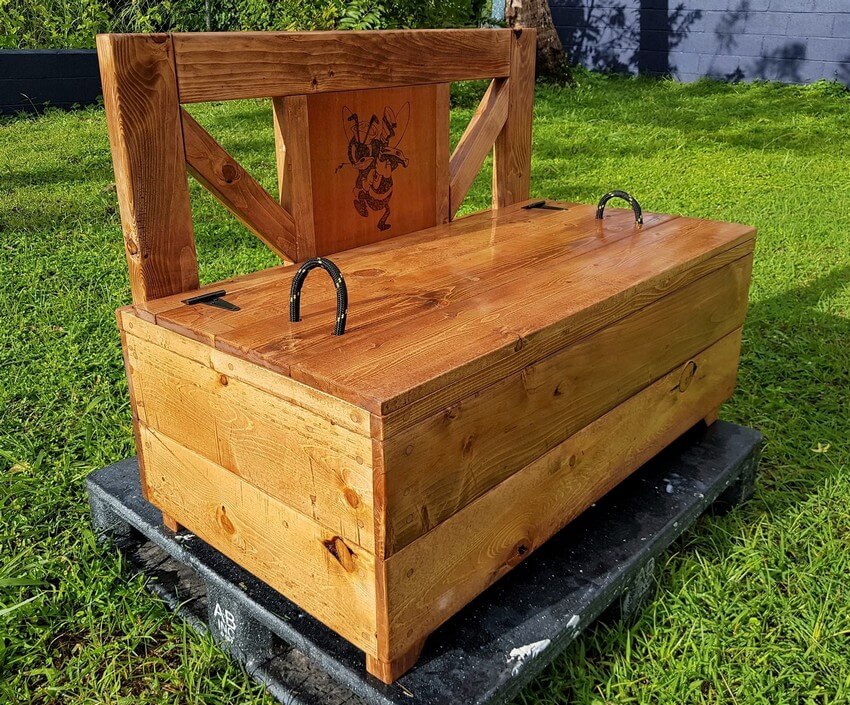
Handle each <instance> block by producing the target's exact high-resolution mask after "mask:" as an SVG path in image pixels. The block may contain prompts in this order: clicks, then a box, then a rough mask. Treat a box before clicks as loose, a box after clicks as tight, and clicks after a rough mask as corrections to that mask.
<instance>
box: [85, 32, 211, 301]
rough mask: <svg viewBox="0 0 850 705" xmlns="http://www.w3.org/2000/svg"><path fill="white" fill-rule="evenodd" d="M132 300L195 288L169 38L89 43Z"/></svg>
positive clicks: (189, 212)
mask: <svg viewBox="0 0 850 705" xmlns="http://www.w3.org/2000/svg"><path fill="white" fill-rule="evenodd" d="M97 52H98V60H99V62H100V75H101V81H102V83H103V102H104V107H105V108H106V123H107V128H108V131H109V143H110V146H111V147H112V164H113V167H114V169H115V186H116V190H117V193H118V206H119V210H120V212H121V227H122V229H123V232H124V247H125V251H126V255H127V267H128V268H129V271H130V287H131V289H132V292H133V301H135V302H143V301H149V300H151V299H157V298H160V297H162V296H168V295H169V294H175V293H179V292H183V291H189V290H191V289H196V288H197V287H198V261H197V256H196V254H195V237H194V231H193V229H192V210H191V207H190V205H189V187H188V184H187V179H186V168H185V164H184V149H183V132H182V129H181V125H180V106H179V104H178V102H177V81H176V76H175V73H174V63H173V61H174V55H173V48H172V43H171V39H170V37H169V35H165V34H149V35H124V34H122V35H115V34H112V35H106V34H101V35H98V37H97Z"/></svg>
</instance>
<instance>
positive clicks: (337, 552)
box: [322, 536, 356, 573]
mask: <svg viewBox="0 0 850 705" xmlns="http://www.w3.org/2000/svg"><path fill="white" fill-rule="evenodd" d="M322 544H323V545H324V547H325V548H326V549H327V550H328V553H330V554H331V555H332V556H333V557H334V558H336V560H337V562H339V564H340V565H341V566H342V567H343V569H344V570H345V572H346V573H353V572H354V567H355V566H354V559H355V558H356V556H355V554H354V552H353V551H352V550H351V549H350V548H349V547H348V546H347V545H346V543H345V541H343V540H342V538H340V537H339V536H334V537H333V538H331V539H326V540H324V541H322Z"/></svg>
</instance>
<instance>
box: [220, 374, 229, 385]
mask: <svg viewBox="0 0 850 705" xmlns="http://www.w3.org/2000/svg"><path fill="white" fill-rule="evenodd" d="M218 383H219V384H220V385H221V386H222V387H226V386H227V385H228V384H230V380H229V379H227V375H219V376H218Z"/></svg>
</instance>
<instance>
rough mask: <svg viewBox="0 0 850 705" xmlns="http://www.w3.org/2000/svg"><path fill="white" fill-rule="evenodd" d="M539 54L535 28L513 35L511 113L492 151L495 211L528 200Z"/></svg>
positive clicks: (509, 109) (509, 86) (509, 105)
mask: <svg viewBox="0 0 850 705" xmlns="http://www.w3.org/2000/svg"><path fill="white" fill-rule="evenodd" d="M536 51H537V30H536V29H533V28H523V29H521V30H517V31H515V32H514V36H513V37H512V38H511V73H510V78H509V79H508V90H509V97H508V114H507V118H506V120H505V126H504V127H503V128H502V131H501V132H500V133H499V136H498V137H497V138H496V143H495V145H494V148H493V208H502V207H504V206H507V205H510V204H511V203H516V202H517V201H523V200H525V199H526V198H528V194H529V189H530V187H531V122H532V113H533V110H534V63H535V60H536V58H537V56H536Z"/></svg>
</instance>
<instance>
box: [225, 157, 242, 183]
mask: <svg viewBox="0 0 850 705" xmlns="http://www.w3.org/2000/svg"><path fill="white" fill-rule="evenodd" d="M221 178H222V179H223V181H224V183H226V184H232V183H233V182H234V181H236V179H237V178H239V167H237V166H236V165H235V164H234V163H233V162H225V163H224V164H222V165H221Z"/></svg>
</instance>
